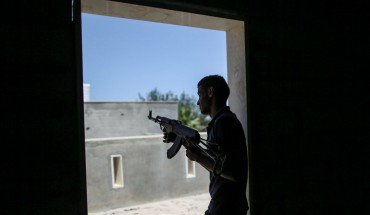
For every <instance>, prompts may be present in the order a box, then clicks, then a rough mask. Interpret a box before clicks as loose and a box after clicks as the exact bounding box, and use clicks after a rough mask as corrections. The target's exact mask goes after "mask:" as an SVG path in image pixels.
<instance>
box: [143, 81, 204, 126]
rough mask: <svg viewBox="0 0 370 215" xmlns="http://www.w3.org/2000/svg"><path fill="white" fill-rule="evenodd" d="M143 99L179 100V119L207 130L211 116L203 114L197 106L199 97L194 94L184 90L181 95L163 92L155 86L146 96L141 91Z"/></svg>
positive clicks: (183, 122) (186, 123) (185, 123)
mask: <svg viewBox="0 0 370 215" xmlns="http://www.w3.org/2000/svg"><path fill="white" fill-rule="evenodd" d="M139 99H140V100H141V101H177V102H178V103H179V110H178V111H179V112H178V115H179V120H180V121H181V123H182V124H184V125H187V126H189V127H192V128H194V129H196V130H198V131H205V130H206V127H207V124H208V122H209V118H208V117H206V116H205V115H203V114H201V112H200V110H199V107H198V106H197V99H196V98H195V97H194V96H189V95H187V94H185V93H184V92H183V93H181V94H180V96H177V95H175V94H174V93H173V92H171V91H169V92H167V93H161V92H160V91H159V90H158V89H157V88H154V89H153V90H151V91H150V92H149V93H147V95H146V97H143V96H142V95H141V94H140V93H139Z"/></svg>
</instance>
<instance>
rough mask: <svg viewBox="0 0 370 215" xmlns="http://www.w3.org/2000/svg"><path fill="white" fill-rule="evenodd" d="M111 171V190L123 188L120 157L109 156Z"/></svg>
mask: <svg viewBox="0 0 370 215" xmlns="http://www.w3.org/2000/svg"><path fill="white" fill-rule="evenodd" d="M111 171H112V187H113V188H122V187H124V184H123V168H122V155H111Z"/></svg>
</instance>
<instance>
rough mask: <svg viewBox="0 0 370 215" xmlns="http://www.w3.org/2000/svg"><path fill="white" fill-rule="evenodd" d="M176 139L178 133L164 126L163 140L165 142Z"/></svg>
mask: <svg viewBox="0 0 370 215" xmlns="http://www.w3.org/2000/svg"><path fill="white" fill-rule="evenodd" d="M175 139H176V134H175V133H173V132H168V133H167V131H166V128H163V142H164V143H170V142H172V143H173V142H174V141H175Z"/></svg>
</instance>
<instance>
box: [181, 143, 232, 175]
mask: <svg viewBox="0 0 370 215" xmlns="http://www.w3.org/2000/svg"><path fill="white" fill-rule="evenodd" d="M186 156H187V157H188V158H189V159H190V160H192V161H196V162H197V163H199V164H200V165H202V166H203V167H204V168H205V169H206V170H208V171H209V172H213V170H214V166H215V161H214V160H213V159H211V158H210V157H209V156H207V155H205V154H204V153H203V152H202V151H200V150H199V149H196V148H194V147H190V148H187V149H186ZM220 176H221V177H223V178H225V179H228V180H231V181H233V182H236V180H235V178H234V176H233V174H232V172H231V171H228V169H227V168H223V169H222V170H221V174H220Z"/></svg>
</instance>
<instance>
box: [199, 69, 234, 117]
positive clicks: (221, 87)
mask: <svg viewBox="0 0 370 215" xmlns="http://www.w3.org/2000/svg"><path fill="white" fill-rule="evenodd" d="M229 95H230V89H229V86H228V85H227V83H226V81H225V79H224V78H223V77H222V76H220V75H210V76H206V77H204V78H202V79H201V80H200V81H199V82H198V96H199V100H198V103H197V104H198V105H199V107H200V110H201V112H202V113H203V114H210V112H211V106H212V105H216V106H217V107H223V106H225V105H226V101H227V98H228V97H229Z"/></svg>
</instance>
